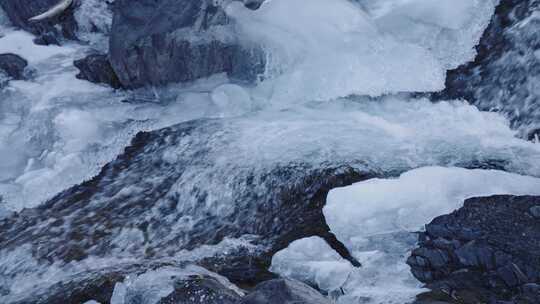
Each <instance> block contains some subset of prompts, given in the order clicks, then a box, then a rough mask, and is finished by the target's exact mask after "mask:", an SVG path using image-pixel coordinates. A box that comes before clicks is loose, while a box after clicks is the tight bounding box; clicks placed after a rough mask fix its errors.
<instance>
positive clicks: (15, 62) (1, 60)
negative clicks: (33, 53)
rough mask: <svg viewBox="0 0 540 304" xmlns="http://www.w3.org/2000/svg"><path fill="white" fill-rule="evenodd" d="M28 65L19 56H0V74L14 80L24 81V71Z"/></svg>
mask: <svg viewBox="0 0 540 304" xmlns="http://www.w3.org/2000/svg"><path fill="white" fill-rule="evenodd" d="M27 65H28V61H26V60H25V59H24V58H22V57H21V56H18V55H15V54H0V72H4V73H5V74H6V75H7V76H8V77H10V78H12V79H16V80H21V79H24V78H25V77H24V69H25V68H26V66H27Z"/></svg>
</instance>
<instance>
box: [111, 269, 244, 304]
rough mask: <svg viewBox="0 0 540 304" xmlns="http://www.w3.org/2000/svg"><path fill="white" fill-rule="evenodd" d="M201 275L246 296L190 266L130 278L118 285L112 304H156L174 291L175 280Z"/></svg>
mask: <svg viewBox="0 0 540 304" xmlns="http://www.w3.org/2000/svg"><path fill="white" fill-rule="evenodd" d="M201 275H205V276H210V277H212V278H215V279H216V280H218V281H219V282H220V283H222V284H223V285H224V286H226V287H229V288H231V289H232V290H234V291H235V292H236V293H238V294H239V295H243V294H244V292H243V291H241V290H240V289H238V288H237V287H236V286H234V285H233V284H232V283H230V282H229V280H227V279H226V278H224V277H222V276H220V275H218V274H216V273H213V272H210V271H208V270H206V269H204V268H202V267H198V266H194V265H188V266H186V267H185V268H183V269H178V268H176V267H174V268H173V267H162V268H159V269H156V270H152V271H148V272H146V273H143V274H141V275H138V276H134V277H130V278H128V279H127V280H126V281H124V282H122V283H116V285H115V287H114V292H113V295H112V297H111V304H136V303H141V304H155V303H158V302H159V300H160V299H161V298H163V297H166V296H167V295H169V294H170V293H171V292H173V291H174V287H173V284H174V280H176V279H182V278H189V277H190V276H201Z"/></svg>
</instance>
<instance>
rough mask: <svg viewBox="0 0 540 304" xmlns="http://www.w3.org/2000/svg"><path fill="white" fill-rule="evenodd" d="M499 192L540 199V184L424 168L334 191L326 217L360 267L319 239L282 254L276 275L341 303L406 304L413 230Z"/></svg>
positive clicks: (413, 287)
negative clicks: (313, 287)
mask: <svg viewBox="0 0 540 304" xmlns="http://www.w3.org/2000/svg"><path fill="white" fill-rule="evenodd" d="M495 194H513V195H527V194H532V195H539V194H540V179H539V178H533V177H529V176H523V175H517V174H512V173H507V172H504V171H496V170H479V169H477V170H467V169H462V168H452V167H424V168H419V169H415V170H411V171H408V172H405V173H403V174H402V175H401V176H399V177H398V178H395V179H371V180H367V181H364V182H360V183H357V184H354V185H351V186H348V187H343V188H337V189H333V190H332V191H330V193H329V194H328V198H327V205H326V206H325V208H324V215H325V217H326V220H327V222H328V225H329V226H330V229H331V230H332V232H334V233H335V234H336V236H337V237H338V238H339V239H340V240H341V241H343V242H344V243H345V244H346V246H347V247H348V248H349V250H351V252H352V254H353V255H354V256H355V257H356V258H357V259H358V260H359V261H360V262H361V263H362V264H363V267H362V268H354V267H352V266H351V265H350V263H348V262H347V261H344V260H343V259H341V257H339V256H338V255H337V254H336V253H335V252H333V251H332V250H331V249H330V248H329V247H328V245H327V244H326V243H325V242H324V241H323V240H322V239H319V238H316V237H315V238H308V239H302V240H298V241H296V242H294V243H292V244H291V245H289V247H288V248H287V249H285V250H283V251H281V252H278V253H277V254H276V255H275V256H274V258H273V260H272V270H273V271H275V272H277V273H280V274H282V275H286V276H291V277H294V278H297V279H301V280H306V281H309V282H312V283H314V284H317V286H319V287H320V288H321V289H323V290H325V291H327V292H329V293H330V294H331V295H334V297H337V298H338V303H343V304H352V303H358V301H359V300H360V299H362V300H363V301H364V302H362V303H395V304H399V303H404V302H406V301H407V300H411V299H413V298H414V296H415V295H416V294H418V293H420V292H421V290H420V286H421V284H420V283H419V282H417V281H416V280H415V279H414V278H413V277H412V275H411V274H410V270H409V267H408V266H407V265H406V264H405V260H406V257H407V256H408V252H409V250H410V249H412V247H413V246H414V245H415V243H416V235H414V234H412V233H410V232H414V231H418V230H421V229H422V226H423V225H424V224H426V223H428V222H430V221H431V220H432V219H433V218H434V217H436V216H438V215H440V214H445V213H449V212H451V211H453V210H455V209H457V208H459V207H461V206H462V204H463V201H464V200H465V199H466V198H469V197H475V196H489V195H495ZM341 289H342V290H343V291H344V295H341V294H340V291H341ZM338 296H339V297H338Z"/></svg>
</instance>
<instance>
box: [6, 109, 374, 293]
mask: <svg viewBox="0 0 540 304" xmlns="http://www.w3.org/2000/svg"><path fill="white" fill-rule="evenodd" d="M234 123H235V120H197V121H191V122H186V123H182V124H179V125H176V126H172V127H169V128H164V129H161V130H157V131H153V132H149V133H145V132H142V133H139V134H138V135H137V136H136V137H135V138H134V140H133V141H132V144H131V146H129V147H127V148H126V149H125V151H124V153H122V154H121V155H119V156H118V158H117V159H116V160H114V161H112V162H110V163H109V164H107V165H106V166H105V167H104V168H103V169H102V170H101V172H100V173H99V175H97V176H96V177H95V178H93V179H91V180H89V181H87V182H85V183H82V184H81V185H78V186H75V187H73V188H71V189H69V190H66V191H64V192H62V193H60V194H58V195H57V196H56V197H55V198H53V199H51V200H50V201H48V202H46V203H44V204H43V205H41V206H39V207H37V208H33V209H25V210H23V211H21V212H20V213H17V214H16V215H13V216H11V217H8V218H6V219H4V220H2V221H0V248H1V249H0V254H4V255H10V254H15V253H14V252H17V250H22V249H21V248H26V250H27V251H25V252H26V253H16V254H17V257H18V258H20V257H22V256H25V254H26V255H27V256H26V258H25V259H26V260H28V261H29V263H33V262H32V261H35V263H36V264H32V267H31V270H30V272H37V271H42V270H43V269H47V268H48V267H49V265H50V264H53V263H54V264H55V265H56V266H57V267H64V266H62V265H69V264H70V263H75V264H77V263H89V262H88V261H92V260H94V259H96V258H105V257H106V258H108V259H114V258H118V259H126V258H129V259H135V260H140V259H144V260H151V261H152V260H159V259H163V258H176V259H179V260H181V259H182V258H183V257H184V256H188V257H190V259H193V260H195V262H196V263H198V264H200V265H204V266H205V267H206V268H208V269H209V270H211V271H217V272H218V273H220V274H223V275H225V276H227V277H229V278H230V279H231V280H232V281H234V282H236V283H241V284H246V285H251V286H252V285H254V284H256V283H258V282H260V281H262V280H266V279H268V278H270V277H271V275H270V274H268V270H267V269H268V267H269V265H270V262H271V258H272V256H273V254H274V253H276V252H277V251H279V250H281V249H284V248H286V247H287V246H288V245H289V244H290V243H291V242H292V241H294V240H297V239H301V238H305V237H309V236H320V237H322V238H323V239H325V240H326V241H327V242H328V243H329V245H330V246H331V247H332V248H334V249H335V250H336V251H337V252H338V253H339V254H341V255H342V256H343V257H344V258H346V259H348V260H349V261H350V262H351V263H353V264H355V265H358V262H357V261H356V260H355V259H354V258H353V257H352V256H351V255H350V253H349V252H348V250H347V249H346V248H345V246H343V244H342V243H341V242H340V241H339V240H337V239H336V237H335V236H334V235H333V234H332V233H331V232H330V229H329V227H328V225H327V223H326V220H325V218H324V215H323V213H322V208H323V206H324V205H325V200H326V195H327V194H328V192H329V191H330V189H332V188H335V187H341V186H345V185H349V184H351V183H354V182H358V181H361V180H365V179H367V178H370V177H372V176H376V175H375V174H376V173H374V172H371V171H367V170H366V169H365V167H364V166H362V163H355V162H352V163H348V162H346V161H343V162H341V161H339V162H334V163H332V162H323V163H319V162H314V163H302V162H297V161H295V160H289V161H285V162H283V160H281V161H280V162H277V163H275V162H267V163H265V164H264V166H257V165H256V164H252V163H247V162H238V163H220V162H219V161H218V159H217V158H216V156H217V155H224V154H223V153H228V152H225V151H223V149H229V148H232V149H236V150H237V147H236V146H235V144H234V143H231V140H230V137H229V136H225V137H224V136H223V132H224V130H229V131H226V132H237V131H235V130H241V129H237V128H232V129H231V128H229V127H228V126H229V125H231V124H233V125H234ZM234 136H236V135H234ZM246 161H247V160H246ZM248 164H249V165H248ZM229 170H231V171H229ZM227 172H234V174H228V173H227ZM200 181H204V182H200ZM228 244H231V245H228ZM214 248H215V249H214ZM191 251H193V252H194V253H190V252H191ZM10 267H15V268H16V269H11V268H9V269H11V270H9V271H8V270H2V269H0V285H1V283H2V282H5V284H7V285H9V282H10V281H12V277H13V275H14V274H16V273H18V272H20V271H22V269H27V268H26V267H27V266H26V264H25V263H21V264H16V265H10ZM66 267H67V266H66ZM27 275H28V274H27Z"/></svg>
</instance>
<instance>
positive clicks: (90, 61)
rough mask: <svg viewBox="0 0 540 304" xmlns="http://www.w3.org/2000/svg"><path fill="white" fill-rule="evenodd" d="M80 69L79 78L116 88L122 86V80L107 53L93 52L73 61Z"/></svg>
mask: <svg viewBox="0 0 540 304" xmlns="http://www.w3.org/2000/svg"><path fill="white" fill-rule="evenodd" d="M73 64H74V65H75V67H77V68H78V69H79V71H80V72H79V74H77V78H79V79H84V80H88V81H90V82H93V83H104V84H107V85H109V86H111V87H113V88H115V89H118V88H121V84H120V81H119V80H118V77H117V76H116V74H115V73H114V70H113V69H112V66H111V64H110V62H109V58H108V56H107V55H103V54H92V55H89V56H87V57H85V58H83V59H79V60H76V61H75V62H73Z"/></svg>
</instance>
